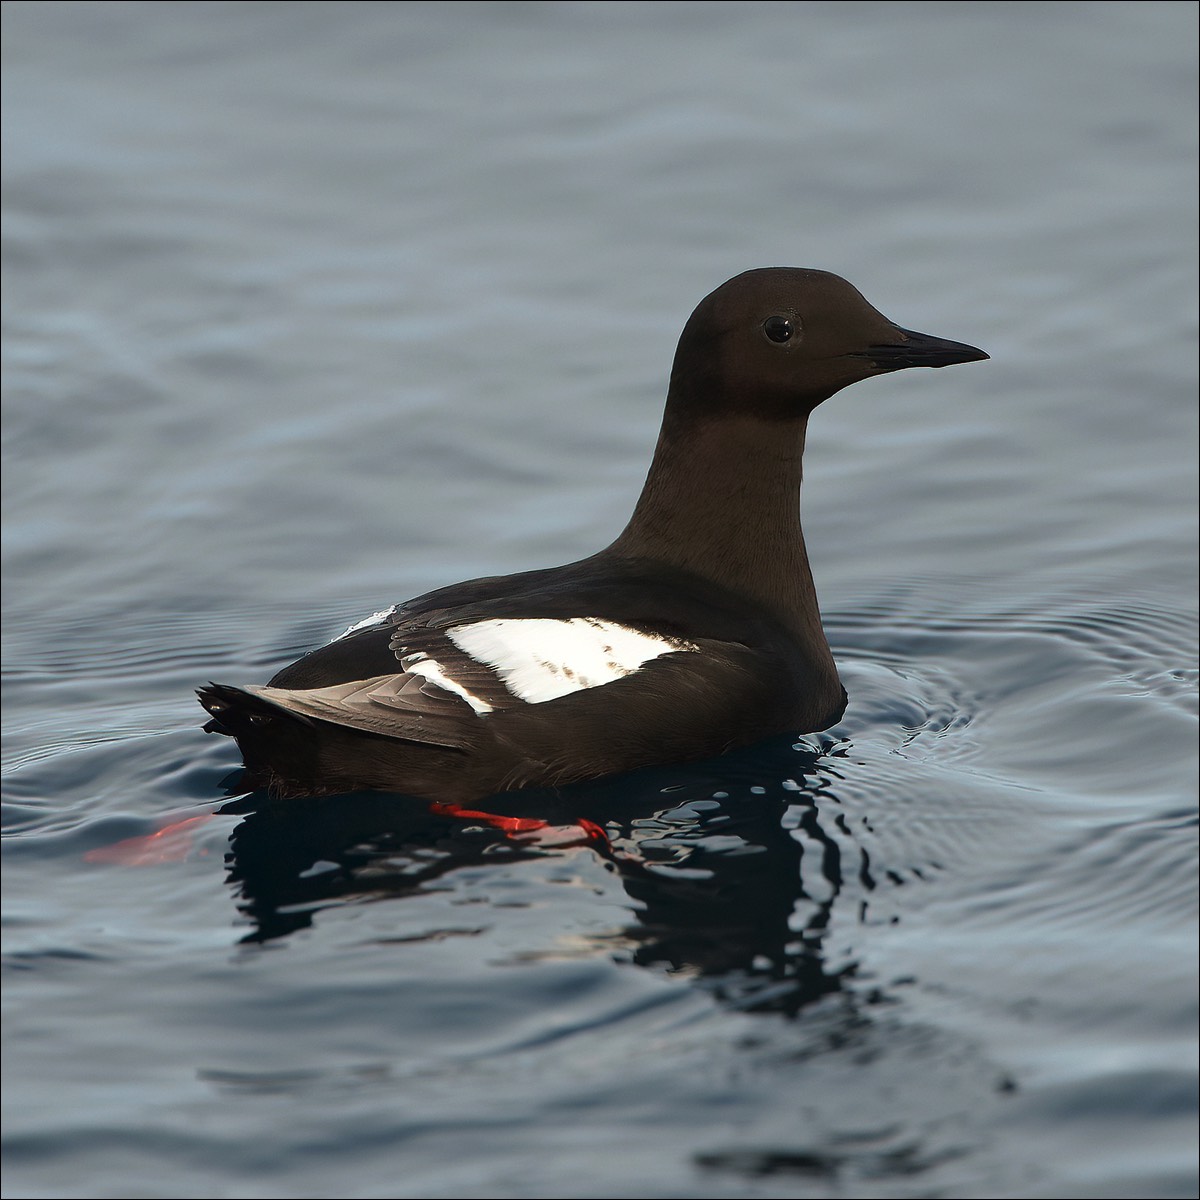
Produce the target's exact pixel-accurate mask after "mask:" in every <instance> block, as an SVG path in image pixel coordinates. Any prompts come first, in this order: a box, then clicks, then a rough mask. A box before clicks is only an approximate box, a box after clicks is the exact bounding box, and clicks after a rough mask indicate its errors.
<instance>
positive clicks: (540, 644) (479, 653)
mask: <svg viewBox="0 0 1200 1200" xmlns="http://www.w3.org/2000/svg"><path fill="white" fill-rule="evenodd" d="M446 636H447V637H448V638H449V639H450V640H451V641H452V642H453V643H454V644H455V645H456V646H457V647H458V648H459V649H460V650H462V651H464V652H465V653H467V654H469V655H470V656H471V657H472V658H473V659H475V661H476V662H481V663H486V664H487V665H488V666H489V667H491V668H492V669H493V670H494V671H495V672H496V674H497V675H499V676H500V678H501V680H502V681H503V683H504V686H505V687H506V688H508V690H509V691H510V692H512V694H513V695H514V696H516V697H517V698H518V699H519V700H524V701H525V702H526V703H528V704H541V703H542V702H544V701H546V700H556V699H557V698H558V697H559V696H566V695H568V694H569V693H570V692H581V691H583V690H584V689H585V688H593V687H600V686H602V685H603V684H606V683H613V682H615V681H616V680H618V679H621V678H623V677H624V676H626V675H632V674H633V672H634V671H636V670H637V669H638V668H639V667H640V666H641V665H642V664H643V663H645V662H648V661H649V660H650V659H652V658H658V657H659V656H660V655H662V654H674V653H677V652H678V651H683V650H695V649H697V647H696V646H695V645H693V644H692V643H691V642H685V641H684V640H683V639H681V638H668V637H658V636H655V635H654V634H649V633H640V632H638V630H636V629H629V628H627V627H626V626H624V625H618V624H617V623H616V622H614V621H603V620H601V619H599V618H598V617H571V618H569V619H566V620H557V619H553V618H548V617H523V618H500V619H498V620H490V621H476V622H474V623H473V624H471V625H455V626H454V627H453V628H451V629H447V630H446Z"/></svg>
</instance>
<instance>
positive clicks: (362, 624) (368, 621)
mask: <svg viewBox="0 0 1200 1200" xmlns="http://www.w3.org/2000/svg"><path fill="white" fill-rule="evenodd" d="M395 611H396V606H395V605H394V604H393V605H392V607H391V608H381V609H380V610H379V611H378V612H377V613H372V614H371V615H370V616H369V617H363V619H362V620H361V621H355V622H354V624H353V625H351V626H350V627H349V628H348V629H347V630H346V631H345V632H344V633H339V634H338V635H337V637H335V638H334V639H333V642H340V641H341V640H342V638H344V637H349V636H350V635H351V634H352V633H357V632H358V631H359V630H360V629H369V628H370V627H371V626H372V625H382V624H383V623H384V621H386V620H387V619H388V617H390V616H391V615H392V613H394V612H395ZM333 642H330V643H329V644H330V645H331V646H332V645H333Z"/></svg>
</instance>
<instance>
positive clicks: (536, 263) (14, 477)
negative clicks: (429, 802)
mask: <svg viewBox="0 0 1200 1200" xmlns="http://www.w3.org/2000/svg"><path fill="white" fill-rule="evenodd" d="M1195 47H1196V8H1195V6H1194V5H1191V4H1152V3H1136V4H1125V3H1112V4H1054V3H1036V4H989V3H963V4H960V3H931V4H878V5H876V4H842V3H837V4H774V5H748V4H698V5H684V4H674V3H671V4H665V3H664V4H645V5H637V4H634V5H624V4H615V3H604V4H552V5H542V4H505V3H501V4H479V5H477V4H440V5H439V4H432V5H426V4H415V5H411V4H402V5H400V4H353V3H340V4H325V3H316V4H302V5H293V4H275V3H270V4H258V3H240V4H223V3H213V4H174V5H172V4H159V3H145V4H126V3H109V4H72V3H67V4H57V3H6V4H5V5H4V73H3V85H4V96H3V99H4V155H5V158H4V188H5V193H4V195H5V200H4V205H5V232H4V279H3V283H4V332H5V336H4V472H3V485H4V575H3V580H4V671H5V674H4V760H3V761H4V912H5V917H4V970H5V974H4V980H5V984H4V987H5V992H4V996H5V999H4V1004H5V1008H4V1012H5V1024H4V1039H5V1040H4V1058H3V1069H4V1142H5V1145H4V1195H5V1196H6V1197H50V1196H56V1197H80V1196H89V1197H91V1196H96V1197H137V1196H155V1197H279V1196H296V1197H326V1196H329V1197H332V1196H339V1197H382V1196H405V1197H492V1196H495V1197H534V1196H538V1197H759V1196H779V1197H810V1196H811V1197H817V1196H846V1197H875V1196H879V1197H907V1196H954V1197H968V1196H970V1197H976V1196H980V1197H982V1196H1015V1197H1017V1196H1019V1197H1024V1196H1028V1197H1035V1196H1036V1197H1051V1196H1053V1197H1066V1196H1080V1197H1083V1196H1088V1197H1096V1196H1113V1197H1117V1196H1120V1197H1152V1196H1153V1197H1175V1196H1192V1195H1194V1194H1195V1191H1196V1186H1197V1184H1196V1169H1195V1166H1196V1164H1195V1140H1194V1138H1195V1116H1196V1104H1195V1087H1196V1026H1195V1016H1196V950H1195V947H1196V942H1195V937H1196V903H1195V898H1196V897H1195V891H1196V889H1195V878H1196V876H1195V869H1196V833H1195V823H1196V822H1195V811H1196V733H1197V719H1196V718H1197V706H1196V599H1195V574H1196V521H1195V515H1196V374H1195V370H1196V367H1195V329H1196V272H1195V265H1196V222H1195V217H1196V212H1195V198H1196V103H1195V101H1196V92H1195V66H1196V64H1195ZM774 264H791V265H798V266H814V267H821V268H824V269H827V270H832V271H835V272H838V273H839V274H842V275H845V276H846V277H847V278H849V279H850V280H851V281H852V282H854V283H855V284H856V285H857V286H858V287H859V288H860V289H861V290H862V291H863V292H864V293H865V294H866V296H867V297H868V298H869V299H870V300H871V301H872V302H873V303H874V304H876V305H877V306H878V307H879V308H880V309H882V311H884V312H885V313H887V314H888V316H890V317H891V318H892V319H893V320H896V321H897V322H899V323H900V324H902V325H905V326H908V327H910V328H916V329H921V330H924V331H926V332H929V333H933V334H937V335H941V336H944V337H949V338H954V339H957V340H961V341H966V342H971V343H973V344H976V345H979V346H982V347H984V348H985V349H986V350H987V351H989V353H990V354H991V355H992V361H991V362H988V363H981V364H973V365H971V366H963V367H956V368H953V369H951V370H948V371H939V372H930V371H912V372H905V373H903V374H902V375H897V376H892V377H886V378H882V379H875V380H871V381H868V382H866V383H863V384H861V385H858V386H856V387H854V388H852V389H850V390H849V391H847V392H844V393H842V394H840V395H839V396H837V397H835V398H834V399H833V400H832V401H831V402H830V403H828V404H827V405H825V406H824V407H823V408H822V409H821V410H820V411H819V412H818V413H817V415H816V417H815V419H814V421H813V424H812V427H811V430H810V435H809V447H808V454H807V460H806V480H805V490H804V517H805V527H806V531H807V533H808V540H809V550H810V554H811V557H812V560H813V564H814V571H815V574H816V577H817V584H818V588H819V591H820V595H821V600H822V606H823V609H824V612H825V616H826V624H827V628H828V630H829V633H830V639H831V642H832V644H833V647H834V650H835V653H836V655H837V657H838V659H839V662H840V664H841V668H842V673H843V677H844V680H845V682H846V685H847V688H848V690H849V693H850V707H849V710H848V712H847V714H846V717H845V720H844V722H843V724H842V725H840V726H839V727H837V728H836V729H834V730H832V731H830V732H829V733H828V734H824V735H819V736H811V735H810V736H806V737H802V738H797V739H794V740H793V739H786V740H785V741H784V742H782V743H773V744H770V745H767V746H763V747H758V748H755V749H753V750H752V751H749V752H747V753H745V754H740V755H737V756H735V757H732V758H729V759H724V760H719V761H716V762H712V763H703V764H696V765H694V766H688V767H677V768H672V769H664V770H661V771H652V772H647V773H645V774H643V775H640V776H637V777H635V778H632V779H623V780H615V781H607V782H605V783H601V784H596V785H591V786H589V787H584V788H579V789H568V790H567V791H566V792H564V793H562V794H561V795H558V796H549V795H540V794H539V795H533V796H517V797H507V798H505V799H504V800H503V801H498V802H496V803H495V804H491V805H489V806H488V807H489V811H492V812H494V813H502V814H507V815H516V816H525V817H531V818H534V819H537V820H541V821H544V822H546V824H545V825H543V826H541V827H540V828H539V829H538V830H537V831H536V832H534V833H526V834H513V835H509V834H507V833H506V832H505V831H503V830H501V829H498V828H495V827H493V826H491V825H488V824H486V823H480V824H472V823H470V822H463V821H457V822H456V821H454V820H453V819H450V818H448V817H445V816H438V815H437V814H435V813H431V812H429V811H426V810H425V809H424V807H423V806H419V805H414V804H413V803H412V802H411V801H404V800H403V799H402V798H397V797H382V796H370V795H365V794H364V795H359V796H353V797H345V798H343V799H342V800H339V801H337V802H323V803H316V802H311V803H301V802H297V803H295V804H294V805H290V806H287V807H286V808H283V809H278V808H271V807H269V806H266V805H264V804H263V798H262V797H261V796H256V795H253V794H252V795H250V796H248V797H241V796H239V795H238V793H237V788H236V782H235V780H234V779H233V778H232V773H233V772H234V769H235V768H236V766H237V765H238V762H237V757H236V751H235V747H234V746H233V744H232V743H231V742H229V741H227V740H226V739H223V738H213V737H210V736H206V735H205V734H203V733H202V732H201V729H200V726H201V722H202V719H203V715H204V714H203V713H202V712H201V710H200V708H199V707H198V706H197V705H196V703H195V701H194V698H193V696H192V693H191V689H192V688H194V687H195V686H197V685H199V684H202V683H203V682H205V681H207V680H208V679H217V680H222V681H226V682H256V681H263V680H265V679H266V678H267V677H269V675H270V674H271V673H272V672H273V671H274V670H276V669H277V668H278V667H279V666H281V665H282V664H284V663H285V662H287V661H290V659H292V658H294V657H295V656H297V655H298V654H299V653H300V652H302V651H303V650H305V649H308V648H311V647H312V646H314V645H317V644H319V643H320V642H322V641H325V640H327V639H328V638H329V637H331V636H333V635H335V634H336V633H338V632H340V631H341V630H342V629H343V628H344V627H345V626H346V625H347V624H349V623H350V622H352V621H354V620H357V619H358V618H360V617H362V616H364V615H365V614H367V613H370V612H372V611H374V610H376V609H379V608H382V607H385V606H387V605H390V604H391V603H393V602H395V601H397V600H400V599H403V598H405V597H408V596H413V595H416V594H419V593H420V592H422V591H425V590H427V589H429V588H431V587H434V586H437V585H440V584H444V583H450V582H454V581H456V580H459V579H464V578H469V577H472V576H477V575H482V574H489V573H495V572H506V571H515V570H520V569H525V568H529V567H535V566H543V565H552V564H554V563H557V562H564V561H569V560H571V559H573V558H576V557H579V556H580V555H582V554H586V553H589V552H591V551H592V550H595V549H597V548H599V547H600V546H602V545H604V544H606V542H607V541H608V540H610V539H611V538H612V537H613V536H614V535H615V534H616V533H617V532H618V531H619V530H620V528H621V526H622V525H623V523H624V520H625V519H626V517H627V516H628V513H629V511H630V510H631V508H632V504H633V501H634V499H635V498H636V495H637V491H638V488H639V486H640V483H641V479H642V477H643V474H644V472H645V469H646V465H647V463H648V460H649V454H650V450H651V448H652V446H653V441H654V437H655V433H656V430H657V424H658V419H659V415H660V411H661V402H662V397H663V394H664V389H665V383H666V378H667V372H668V370H669V366H670V360H671V355H672V353H673V349H674V342H675V338H676V337H677V335H678V332H679V329H680V328H681V327H682V324H683V321H684V320H685V319H686V317H687V315H688V313H689V312H690V311H691V309H692V307H693V306H694V305H695V304H696V302H697V301H698V300H699V299H700V298H701V297H702V296H703V295H704V294H705V293H707V292H708V291H710V290H711V289H712V288H713V287H715V286H716V285H717V284H719V283H721V282H722V281H723V280H724V279H726V278H728V277H729V276H731V275H733V274H736V273H737V272H739V271H741V270H744V269H746V268H748V267H753V266H764V265H774ZM581 813H586V814H588V815H589V816H590V818H591V819H593V820H596V821H597V822H598V823H600V824H601V825H603V826H604V828H605V829H606V831H607V833H608V835H609V837H610V838H611V840H612V851H611V852H607V851H604V850H603V848H602V847H600V846H599V845H598V844H596V843H592V844H588V843H586V842H585V841H584V840H583V839H582V838H581V837H580V836H579V833H580V827H579V826H578V824H577V819H578V817H579V815H580V814H581ZM156 834H158V835H159V836H157V837H155V836H152V835H156Z"/></svg>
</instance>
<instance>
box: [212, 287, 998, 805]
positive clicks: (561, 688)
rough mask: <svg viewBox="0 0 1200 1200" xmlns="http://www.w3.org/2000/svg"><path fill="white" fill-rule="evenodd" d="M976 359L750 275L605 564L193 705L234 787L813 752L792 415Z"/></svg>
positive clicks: (680, 380)
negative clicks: (240, 781) (803, 744)
mask: <svg viewBox="0 0 1200 1200" xmlns="http://www.w3.org/2000/svg"><path fill="white" fill-rule="evenodd" d="M987 357H988V356H987V355H986V354H985V353H984V352H983V351H982V350H977V349H976V348H975V347H973V346H967V345H964V344H962V343H961V342H951V341H946V340H944V339H942V338H936V337H929V336H927V335H925V334H921V333H914V332H912V331H911V330H907V329H901V328H900V327H899V326H897V325H894V324H893V323H892V322H891V321H889V320H888V319H887V318H886V317H884V316H883V315H882V314H881V313H879V312H878V311H877V310H876V309H874V308H872V307H871V305H870V304H868V303H867V301H866V300H864V299H863V297H862V296H861V295H860V294H859V293H858V291H856V290H855V289H854V288H853V287H852V286H851V285H850V284H849V283H847V282H846V281H845V280H844V279H841V278H840V277H838V276H837V275H831V274H829V273H828V272H825V271H815V270H804V269H800V268H792V267H769V268H763V269H760V270H753V271H746V272H745V273H743V274H741V275H738V276H736V277H735V278H733V279H731V280H729V282H728V283H725V284H723V285H722V286H721V287H719V288H717V290H716V291H715V292H713V293H712V294H711V295H709V296H708V297H707V298H706V299H704V300H703V301H701V303H700V305H699V306H698V307H697V308H696V311H695V312H694V313H692V316H691V318H690V319H689V320H688V322H687V324H686V326H685V327H684V330H683V334H682V336H681V337H680V339H679V346H678V349H677V351H676V354H675V362H674V366H673V368H672V371H671V381H670V387H669V389H668V392H667V403H666V411H665V414H664V417H663V423H662V430H661V432H660V434H659V438H658V445H657V447H656V449H655V452H654V459H653V462H652V463H651V466H650V471H649V474H648V475H647V478H646V483H645V486H644V488H643V490H642V494H641V497H640V499H639V500H638V502H637V506H636V507H635V509H634V512H633V516H632V517H631V518H630V521H629V524H628V526H627V527H626V528H625V530H624V532H623V533H622V534H621V535H620V536H619V537H618V538H617V540H616V541H615V542H613V543H612V545H610V546H608V547H607V548H606V549H604V550H601V551H600V552H599V553H597V554H593V555H592V556H591V557H590V558H584V559H581V560H580V561H578V562H574V563H570V564H568V565H567V566H563V567H553V568H549V569H545V570H535V571H526V572H522V573H520V574H517V575H504V576H497V577H493V578H487V579H475V580H471V581H470V582H467V583H459V584H455V585H453V586H451V587H445V588H440V589H438V590H437V591H433V592H429V593H427V594H426V595H424V596H420V597H418V598H417V599H415V600H410V601H408V602H406V603H404V604H399V605H397V606H396V607H394V608H392V609H390V610H387V611H386V612H382V613H378V614H376V615H375V616H374V617H372V618H368V619H367V620H366V621H364V622H361V623H360V624H359V625H357V626H352V627H351V628H350V629H349V630H347V631H346V633H344V634H343V635H342V636H341V637H339V638H336V639H335V640H334V641H332V642H330V643H329V644H328V645H327V646H323V647H321V648H320V649H317V650H314V651H312V652H311V653H309V654H306V655H305V656H304V657H303V658H301V659H299V660H298V661H297V662H294V663H292V664H291V665H290V666H287V667H284V668H283V670H281V671H280V672H278V674H276V675H275V677H274V678H273V679H272V680H271V682H270V683H269V684H268V685H267V686H265V687H256V686H245V687H240V688H239V687H230V686H227V685H223V684H210V685H209V686H208V687H205V688H201V689H200V690H199V692H198V695H199V697H200V701H201V703H202V704H203V705H204V707H205V708H206V709H207V710H208V712H209V714H210V715H211V717H212V720H211V721H209V723H208V724H207V725H206V726H205V728H206V729H208V730H210V731H213V732H217V733H223V734H228V735H230V736H232V737H234V738H236V739H237V742H238V746H239V748H240V750H241V752H242V757H243V760H244V762H245V766H246V769H247V773H248V776H249V782H251V783H252V784H253V785H255V786H258V787H265V788H268V789H269V790H271V791H272V792H273V793H275V794H277V795H281V796H289V795H320V794H329V793H336V792H346V791H352V790H358V789H364V788H373V789H379V790H383V791H389V792H402V793H406V794H408V795H413V796H419V797H423V798H427V799H431V800H437V801H445V802H452V803H462V802H464V801H470V800H478V799H481V798H483V797H485V796H488V795H491V794H493V793H496V792H501V791H507V790H510V789H514V788H523V787H533V786H556V785H559V784H567V783H572V782H576V781H579V780H583V779H591V778H595V777H598V776H602V775H609V774H614V773H617V772H622V771H629V770H632V769H634V768H638V767H644V766H650V765H654V764H662V763H669V762H680V761H685V760H689V759H699V758H707V757H711V756H714V755H717V754H721V753H723V752H725V751H727V750H730V749H733V748H734V747H738V746H745V745H748V744H750V743H752V742H755V741H759V740H762V739H765V738H768V737H772V736H775V735H778V734H783V733H804V732H811V731H815V730H819V729H827V728H828V727H829V726H830V725H833V724H834V723H836V722H837V721H838V720H839V719H840V718H841V715H842V713H843V711H844V709H845V706H846V693H845V690H844V688H843V687H842V684H841V681H840V679H839V678H838V673H837V668H836V666H835V665H834V661H833V656H832V654H831V653H830V649H829V643H828V641H827V640H826V637H825V632H824V630H823V628H822V625H821V614H820V610H819V608H818V606H817V597H816V591H815V589H814V587H813V579H812V573H811V571H810V570H809V564H808V555H807V553H806V551H805V547H804V534H803V532H802V531H801V528H800V508H799V488H800V479H801V460H802V457H803V453H804V439H805V431H806V428H807V424H808V418H809V414H810V413H811V412H812V411H813V409H815V408H816V407H817V405H818V404H820V403H821V402H822V401H823V400H827V399H828V398H829V397H830V396H832V395H833V394H834V393H835V392H837V391H839V390H841V389H842V388H844V387H846V386H848V385H849V384H852V383H856V382H858V381H859V380H862V379H866V378H868V377H870V376H872V375H881V374H884V373H885V372H888V371H897V370H900V369H902V368H905V367H943V366H948V365H950V364H952V363H965V362H974V361H977V360H979V359H985V358H987Z"/></svg>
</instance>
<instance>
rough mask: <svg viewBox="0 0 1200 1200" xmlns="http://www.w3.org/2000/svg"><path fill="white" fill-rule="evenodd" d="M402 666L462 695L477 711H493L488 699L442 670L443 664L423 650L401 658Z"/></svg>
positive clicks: (457, 694) (412, 673) (410, 672)
mask: <svg viewBox="0 0 1200 1200" xmlns="http://www.w3.org/2000/svg"><path fill="white" fill-rule="evenodd" d="M400 666H401V667H403V668H404V670H406V671H407V672H408V673H409V674H410V675H420V676H421V678H422V679H428V680H429V682H430V683H435V684H437V686H438V687H440V688H444V689H445V690H446V691H447V692H453V693H454V694H455V695H456V696H461V697H462V698H463V699H464V700H465V701H466V702H467V703H468V704H469V705H470V706H471V707H472V708H473V709H474V710H475V711H476V712H477V713H490V712H491V711H492V706H491V705H490V704H489V703H488V702H487V701H486V700H481V699H480V698H479V697H478V696H476V695H475V694H474V692H468V691H467V689H466V688H465V687H463V685H462V684H461V683H456V682H455V681H454V680H453V679H451V678H450V676H449V675H447V674H446V672H445V671H443V670H442V667H441V664H440V663H438V662H437V660H436V659H432V658H430V657H429V655H428V654H425V653H423V652H421V651H418V652H417V653H416V654H407V655H405V656H404V658H402V659H401V660H400Z"/></svg>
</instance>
